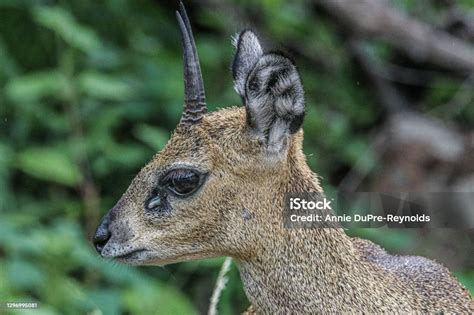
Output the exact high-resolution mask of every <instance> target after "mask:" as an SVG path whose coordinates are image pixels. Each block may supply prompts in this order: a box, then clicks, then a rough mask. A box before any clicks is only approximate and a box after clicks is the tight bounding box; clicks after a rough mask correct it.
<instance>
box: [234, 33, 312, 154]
mask: <svg viewBox="0 0 474 315" xmlns="http://www.w3.org/2000/svg"><path fill="white" fill-rule="evenodd" d="M236 49H237V50H236V54H235V58H234V62H233V66H232V70H233V76H234V87H235V90H236V91H237V93H239V95H240V96H241V98H242V100H243V102H244V104H245V106H246V109H247V122H248V124H249V127H250V128H251V129H252V130H253V131H254V133H255V134H256V135H257V136H258V137H259V138H260V139H261V140H262V142H263V143H264V144H265V145H266V147H267V148H268V149H269V150H270V151H273V152H280V151H282V150H283V149H284V147H285V145H286V143H287V138H288V137H289V136H290V135H291V134H293V133H295V132H297V131H298V130H299V129H300V128H301V125H302V123H303V118H304V112H305V111H304V92H303V86H302V84H301V80H300V76H299V74H298V71H297V69H296V67H295V65H294V64H293V62H292V61H291V60H290V59H289V58H287V57H286V56H284V55H283V54H280V53H277V52H271V53H264V52H263V50H262V47H261V45H260V42H259V41H258V38H257V36H256V35H255V34H254V33H253V32H252V31H248V30H246V31H243V32H241V33H240V35H239V36H238V38H237V39H236Z"/></svg>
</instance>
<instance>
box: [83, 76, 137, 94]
mask: <svg viewBox="0 0 474 315" xmlns="http://www.w3.org/2000/svg"><path fill="white" fill-rule="evenodd" d="M79 87H80V89H81V91H82V93H84V94H86V95H89V96H92V97H95V98H99V99H104V100H116V101H123V100H127V99H129V98H130V96H132V95H133V91H132V89H131V87H130V86H128V85H127V84H126V83H125V82H123V81H121V80H118V79H116V78H114V77H112V76H110V75H107V74H103V73H99V72H83V73H82V74H81V75H79Z"/></svg>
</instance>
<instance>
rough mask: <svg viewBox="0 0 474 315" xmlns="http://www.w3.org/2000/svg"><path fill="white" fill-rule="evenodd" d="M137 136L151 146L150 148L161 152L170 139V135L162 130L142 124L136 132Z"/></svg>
mask: <svg viewBox="0 0 474 315" xmlns="http://www.w3.org/2000/svg"><path fill="white" fill-rule="evenodd" d="M134 134H135V136H136V137H137V138H138V139H140V140H141V141H143V142H144V143H146V144H147V145H149V146H150V148H152V149H154V150H156V151H159V150H161V149H162V148H163V147H164V146H165V144H166V142H167V141H168V138H169V133H168V132H167V131H165V130H163V129H162V128H156V127H152V126H149V125H145V124H141V125H139V126H138V127H137V128H136V129H135V130H134Z"/></svg>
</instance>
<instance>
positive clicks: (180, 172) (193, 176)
mask: <svg viewBox="0 0 474 315" xmlns="http://www.w3.org/2000/svg"><path fill="white" fill-rule="evenodd" d="M202 179H203V175H202V174H200V173H198V172H196V171H194V170H188V169H176V170H172V171H170V172H169V173H168V174H166V176H165V177H164V178H163V181H164V182H165V185H166V186H167V188H168V189H169V190H171V191H172V192H173V193H175V194H176V195H178V196H187V195H190V194H192V193H193V192H195V191H196V190H197V189H198V188H199V186H200V185H201V184H202Z"/></svg>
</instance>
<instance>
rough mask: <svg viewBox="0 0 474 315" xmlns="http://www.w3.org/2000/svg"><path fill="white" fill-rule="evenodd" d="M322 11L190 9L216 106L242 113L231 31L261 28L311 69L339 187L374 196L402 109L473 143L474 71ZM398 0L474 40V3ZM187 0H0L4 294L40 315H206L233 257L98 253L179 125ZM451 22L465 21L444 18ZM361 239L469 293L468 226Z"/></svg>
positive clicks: (292, 5) (237, 0)
mask: <svg viewBox="0 0 474 315" xmlns="http://www.w3.org/2000/svg"><path fill="white" fill-rule="evenodd" d="M318 2H319V1H298V2H290V1H283V0H275V1H272V0H266V1H258V2H257V1H248V0H234V1H222V2H220V1H212V0H207V1H199V2H198V1H192V2H186V3H185V4H186V6H187V9H188V14H189V15H190V18H191V21H192V24H193V28H194V33H195V37H196V41H197V46H198V50H199V54H200V58H201V64H202V68H203V75H204V81H205V85H206V92H207V99H208V104H209V107H210V109H211V110H215V109H216V108H221V107H225V106H228V105H233V104H240V103H241V101H240V99H239V97H238V96H237V94H236V93H235V92H234V91H233V88H232V78H231V75H230V71H229V69H230V63H231V59H232V54H233V49H232V46H231V44H230V37H231V35H233V34H235V33H236V32H238V31H239V30H241V29H242V28H244V27H254V28H255V29H256V30H257V31H258V33H259V34H260V35H261V37H262V38H263V39H264V40H266V42H267V44H268V47H271V48H276V49H283V50H285V51H286V52H287V53H288V54H290V55H292V56H293V57H294V59H295V60H296V64H297V65H298V67H299V69H300V71H301V75H302V81H303V84H304V85H305V90H306V103H307V116H306V121H305V125H304V130H305V152H306V154H307V155H308V161H309V164H310V165H311V167H312V168H313V170H315V171H316V172H318V173H319V174H320V175H321V177H322V181H323V185H324V186H325V188H326V189H327V190H328V191H334V190H335V189H336V188H337V187H340V185H346V186H345V187H346V188H347V185H349V186H351V187H349V188H350V189H352V190H355V189H366V190H367V189H376V188H377V183H378V182H380V178H379V176H380V174H386V173H387V172H384V170H387V168H389V167H391V166H393V163H390V162H386V161H385V160H384V159H385V158H386V157H384V156H385V155H384V154H382V153H380V151H379V144H380V143H377V141H375V140H374V139H377V135H378V134H380V133H381V132H383V130H385V128H386V126H387V123H388V122H389V121H390V119H392V118H393V117H394V113H396V112H397V111H401V109H399V108H397V104H398V105H404V107H405V108H404V109H406V108H408V109H409V110H410V112H416V113H417V115H419V116H421V117H424V118H426V119H429V120H430V119H433V120H436V121H439V122H441V123H442V126H447V127H443V128H451V129H452V130H455V133H454V134H455V137H458V139H461V140H462V141H461V140H460V141H461V143H462V144H464V143H467V144H468V145H469V143H471V145H472V143H474V141H472V139H474V138H473V135H474V133H473V129H474V128H473V126H474V106H473V105H474V101H473V99H474V95H473V94H474V92H473V91H474V89H473V82H474V80H473V77H472V74H469V73H467V74H466V72H463V71H459V69H455V70H453V69H449V67H446V65H444V66H440V65H437V64H436V63H432V62H427V61H424V60H416V58H413V56H408V55H407V54H406V53H405V52H404V50H403V49H400V47H396V45H392V44H391V42H390V40H388V41H387V40H384V39H380V38H376V37H371V36H370V34H369V35H367V34H366V36H365V37H364V38H361V37H359V34H356V35H357V36H356V35H355V34H352V33H351V29H350V27H348V26H347V25H344V23H340V22H339V20H338V19H336V18H335V16H334V12H332V13H331V12H330V11H328V8H327V7H325V6H321V5H320V4H319V3H318ZM391 4H392V5H393V9H395V10H397V12H399V13H402V14H407V15H410V16H411V17H413V18H414V19H417V20H418V21H421V22H422V23H426V24H428V25H430V26H432V27H433V28H434V29H438V30H441V31H443V32H446V33H448V34H451V35H452V36H456V37H457V38H459V39H460V40H463V41H464V42H466V44H467V45H471V47H472V42H473V38H474V36H473V34H474V33H470V32H471V31H472V30H473V29H474V28H472V29H471V28H469V27H472V26H473V24H474V22H473V20H472V16H473V13H472V12H473V10H474V3H473V1H472V0H462V1H435V0H433V1H429V0H426V1H416V0H402V1H392V2H391ZM176 8H177V2H175V1H166V2H164V1H151V0H135V1H133V0H107V1H91V0H69V1H66V0H63V1H60V0H58V1H46V0H44V1H41V0H36V1H35V0H29V1H28V0H23V1H22V0H18V1H14V0H11V1H8V0H0V211H1V212H0V301H1V302H7V301H37V302H39V303H40V308H39V309H38V310H34V311H31V313H34V314H38V315H39V314H86V313H87V314H197V313H206V312H207V308H208V305H209V298H210V296H211V294H212V290H213V287H214V282H215V279H216V277H217V274H218V271H219V268H220V265H221V264H222V261H223V259H222V258H217V259H212V260H206V261H199V262H198V261H196V262H187V263H182V264H177V265H171V266H166V267H164V268H159V267H137V268H132V267H126V266H121V265H118V264H115V263H113V262H109V261H106V260H104V259H100V258H99V257H98V256H97V255H96V253H95V251H94V249H93V248H92V246H91V243H90V239H91V236H92V235H93V232H94V229H95V227H96V225H97V223H98V222H99V220H100V218H101V216H102V215H103V214H104V213H105V212H106V211H107V210H108V209H109V208H111V207H112V206H113V205H114V202H116V201H117V200H118V199H119V197H120V196H121V194H122V193H123V191H124V190H125V189H126V187H127V186H128V184H129V183H130V181H131V179H132V178H133V176H134V174H136V173H137V171H138V170H139V169H140V168H141V167H142V166H143V165H144V164H145V163H146V162H147V161H148V160H149V159H150V158H151V156H152V155H153V154H154V153H155V152H157V151H158V150H160V149H161V148H162V147H163V145H164V144H165V143H166V141H167V139H168V138H169V136H170V132H171V131H172V130H173V128H174V127H175V125H176V123H177V122H178V120H179V117H180V113H181V108H182V99H183V98H182V95H183V82H182V81H183V80H182V55H181V46H180V45H181V43H180V35H179V29H178V27H177V23H176V21H175V15H174V10H176ZM452 12H458V13H459V12H461V13H462V14H461V16H462V17H463V19H464V20H461V22H463V23H464V24H463V23H461V24H460V22H459V21H458V20H456V21H457V22H459V23H457V24H456V23H454V22H452V21H451V20H449V18H450V17H451V15H449V14H451V13H452ZM466 16H467V18H466ZM451 18H452V17H451ZM459 19H461V18H459ZM466 19H467V20H466ZM466 21H467V22H466ZM469 23H471V24H469ZM368 68H370V69H368ZM371 69H372V70H371ZM374 69H375V70H374ZM379 70H380V71H379ZM387 93H388V94H387ZM387 95H389V96H390V95H391V96H390V97H392V98H393V99H394V101H393V102H392V103H391V100H389V99H388V98H387V97H388V96H387ZM397 100H398V101H397ZM394 104H395V105H394ZM400 107H401V106H400ZM440 128H441V127H440ZM453 132H454V131H453ZM384 139H385V140H386V138H384ZM466 139H467V140H466ZM469 139H471V140H469ZM374 141H375V144H374ZM469 141H471V142H469ZM379 142H380V141H379ZM382 142H383V141H382ZM401 150H402V151H401V152H402V153H404V152H405V151H403V149H401ZM462 152H463V153H462V154H461V158H460V159H459V160H460V162H459V161H458V160H455V161H452V160H450V161H448V162H449V163H448V165H449V166H450V167H458V168H460V169H461V170H462V172H461V173H463V174H464V175H465V174H466V173H468V174H471V175H472V174H473V170H472V165H471V166H469V167H470V168H469V169H468V170H467V171H466V167H464V168H463V166H462V165H463V164H462V163H467V162H466V160H467V161H470V160H469V158H467V159H466V155H468V154H472V152H474V151H469V148H468V149H465V150H464V149H463V151H462ZM441 160H442V159H441ZM429 161H431V162H430V163H427V165H425V164H424V165H423V169H424V170H425V171H426V172H425V173H421V175H417V176H418V177H417V179H419V180H420V181H423V179H424V178H425V177H424V175H423V174H427V173H429V174H431V173H432V172H433V171H436V170H439V169H445V168H446V163H445V164H443V163H444V160H442V161H439V160H436V163H433V162H432V160H431V159H430V160H429ZM458 162H459V163H461V166H459V165H458V164H456V163H458ZM399 164H400V163H398V164H397V163H396V165H395V166H396V167H403V166H400V165H399ZM410 165H411V164H410ZM410 165H409V166H408V167H411V166H410ZM453 165H455V166H453ZM465 165H468V164H465ZM388 173H389V174H390V172H388ZM417 174H420V173H417ZM450 174H451V173H450ZM456 174H457V173H454V175H452V176H451V177H450V179H451V180H453V178H452V177H453V176H454V177H455V176H460V175H456ZM387 176H388V175H387ZM420 176H421V179H420ZM354 178H356V180H355V181H354ZM456 178H457V177H455V178H454V180H456ZM382 181H383V180H382ZM383 182H386V181H383ZM354 183H355V184H354ZM469 183H470V184H469ZM468 185H472V182H468ZM421 187H423V186H421ZM468 187H471V188H472V186H468ZM392 189H393V188H392ZM471 191H472V190H471ZM349 233H350V234H352V235H359V236H363V237H367V238H370V239H372V240H375V241H376V242H377V243H379V244H381V245H382V246H384V247H385V248H386V249H388V250H390V251H393V252H396V253H404V254H419V255H425V256H428V257H431V258H435V259H437V260H438V261H440V262H442V263H444V264H445V265H447V266H448V267H449V268H450V269H451V270H453V271H454V272H455V274H456V275H457V276H458V277H459V279H460V280H461V281H462V282H463V283H464V284H465V285H466V286H467V287H468V288H470V290H471V291H472V290H474V267H473V266H474V263H473V257H472V252H473V250H472V249H473V247H472V241H473V240H474V238H473V234H472V230H471V231H448V230H445V231H443V230H442V231H426V230H415V229H410V230H406V229H405V230H394V229H358V230H352V231H349ZM229 278H230V280H229V283H228V285H227V288H226V290H225V291H224V292H223V296H222V298H221V301H220V303H219V310H220V312H221V314H237V313H239V312H242V311H243V310H245V309H246V307H247V306H248V301H247V300H246V297H245V295H244V293H243V290H242V286H241V282H240V279H239V276H238V272H237V270H236V269H235V266H233V267H232V269H231V271H230V273H229ZM2 311H4V310H2ZM26 312H27V311H12V313H26Z"/></svg>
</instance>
